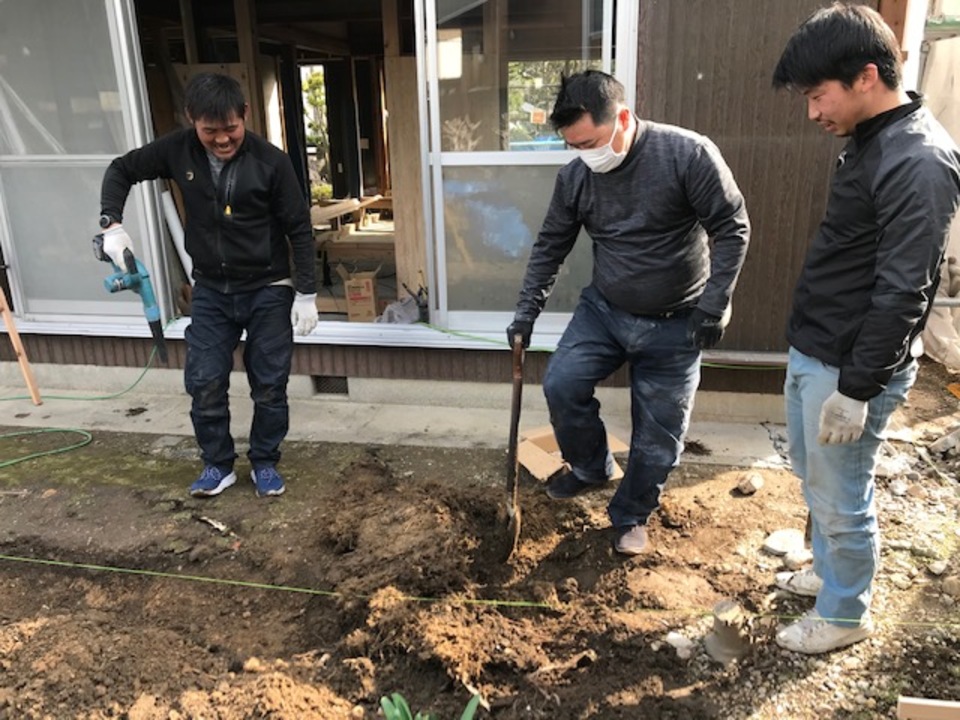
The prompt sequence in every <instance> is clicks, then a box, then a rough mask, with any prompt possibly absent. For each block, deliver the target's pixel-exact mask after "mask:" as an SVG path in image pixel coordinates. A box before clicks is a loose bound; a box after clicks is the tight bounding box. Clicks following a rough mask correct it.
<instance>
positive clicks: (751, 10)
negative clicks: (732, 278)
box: [637, 0, 842, 351]
mask: <svg viewBox="0 0 960 720" xmlns="http://www.w3.org/2000/svg"><path fill="white" fill-rule="evenodd" d="M823 4H824V3H823V2H822V1H821V0H778V2H769V0H680V1H678V0H645V1H644V2H643V3H641V5H640V49H639V52H640V58H639V67H638V71H637V78H638V87H637V97H638V113H639V114H640V115H641V116H642V117H645V118H649V119H651V120H657V121H661V122H667V123H673V124H676V125H681V126H683V127H687V128H690V129H693V130H696V131H698V132H701V133H703V134H705V135H707V136H708V137H710V138H711V139H712V140H713V141H714V142H715V143H716V144H717V145H718V146H719V147H720V150H721V151H722V153H723V155H724V157H725V158H726V160H727V162H728V164H729V165H730V167H731V169H732V170H733V173H734V176H735V177H736V179H737V182H738V183H739V185H740V188H741V190H742V191H743V194H744V196H745V198H746V202H747V209H748V211H749V213H750V219H751V222H752V226H753V235H752V242H751V245H750V249H749V252H748V254H747V260H746V264H745V265H744V269H743V273H742V275H741V278H740V282H739V284H738V287H737V290H736V293H735V295H734V299H733V319H732V321H731V325H730V328H729V330H728V336H727V337H726V338H725V339H724V343H723V346H724V347H728V348H738V349H750V350H752V351H783V350H785V349H786V340H785V338H784V328H785V326H786V320H787V314H788V311H789V306H790V301H791V295H792V290H793V285H794V283H795V281H796V278H797V276H798V275H799V272H800V269H801V266H802V263H803V257H804V254H805V253H806V249H807V243H808V241H809V238H811V237H812V236H813V234H814V231H815V229H816V227H817V225H818V224H819V222H820V219H821V218H822V216H823V211H824V207H825V204H826V197H827V191H828V188H829V181H830V176H831V174H832V172H833V167H834V161H835V159H836V156H837V154H838V153H839V151H840V148H841V147H842V141H838V140H835V139H833V138H831V137H829V136H827V135H826V134H825V133H823V132H822V131H821V130H820V129H819V127H817V126H816V125H815V124H814V123H812V122H810V121H809V120H807V117H806V107H805V105H804V102H803V100H802V98H799V97H797V96H795V95H793V94H792V93H788V92H783V91H781V92H775V91H774V90H773V89H772V88H771V77H772V74H773V69H774V67H775V66H776V63H777V60H778V59H779V57H780V53H781V52H782V50H783V47H784V45H785V44H786V42H787V39H788V37H789V36H790V34H791V33H792V32H793V30H794V29H795V28H796V27H797V26H798V25H799V24H800V22H802V21H803V20H804V19H805V18H806V17H807V16H809V15H810V14H811V13H812V12H813V11H814V10H816V9H818V8H820V7H822V6H823Z"/></svg>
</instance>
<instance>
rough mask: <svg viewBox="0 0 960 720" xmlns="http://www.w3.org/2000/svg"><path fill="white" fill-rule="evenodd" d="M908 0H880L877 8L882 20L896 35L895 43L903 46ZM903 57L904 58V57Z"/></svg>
mask: <svg viewBox="0 0 960 720" xmlns="http://www.w3.org/2000/svg"><path fill="white" fill-rule="evenodd" d="M909 6H910V0H880V7H879V8H878V10H879V12H880V14H881V15H882V16H883V19H884V21H885V22H886V23H887V25H889V26H890V29H891V30H893V34H894V35H896V36H897V43H899V45H900V48H901V49H902V48H903V37H904V31H905V29H906V25H907V12H908V10H909ZM904 59H906V58H905V57H904Z"/></svg>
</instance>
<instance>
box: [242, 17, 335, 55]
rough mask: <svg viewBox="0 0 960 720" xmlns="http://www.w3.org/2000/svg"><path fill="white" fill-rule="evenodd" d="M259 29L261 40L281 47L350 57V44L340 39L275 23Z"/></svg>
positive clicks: (264, 25) (261, 26)
mask: <svg viewBox="0 0 960 720" xmlns="http://www.w3.org/2000/svg"><path fill="white" fill-rule="evenodd" d="M257 29H258V32H259V34H260V37H261V38H263V39H264V40H273V41H274V42H278V43H280V44H281V45H293V46H294V47H296V48H300V49H303V50H312V51H314V52H319V53H326V54H328V55H335V56H337V57H349V55H350V44H349V43H348V42H347V41H346V40H341V39H340V38H335V37H331V36H329V35H323V34H321V33H318V32H312V31H310V30H303V29H301V28H297V27H293V26H291V25H275V24H273V23H260V25H259V26H258V28H257Z"/></svg>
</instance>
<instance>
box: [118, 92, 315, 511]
mask: <svg viewBox="0 0 960 720" xmlns="http://www.w3.org/2000/svg"><path fill="white" fill-rule="evenodd" d="M185 106H186V108H185V109H186V114H187V118H188V120H189V121H190V123H191V124H192V126H193V127H191V128H189V129H184V130H179V131H176V132H173V133H170V134H169V135H166V136H164V137H162V138H160V139H158V140H155V141H154V142H151V143H148V144H147V145H144V146H143V147H141V148H138V149H136V150H132V151H130V152H129V153H127V154H126V155H124V156H122V157H119V158H117V159H115V160H114V161H113V162H112V163H111V164H110V166H109V167H108V168H107V171H106V173H105V175H104V177H103V186H102V189H101V193H100V207H101V217H100V226H101V227H102V228H103V229H104V233H103V235H104V251H105V252H106V253H107V254H108V255H109V256H110V257H111V259H112V260H113V261H114V263H116V264H117V265H118V266H120V267H123V260H122V258H123V250H124V248H131V246H132V243H131V241H130V237H129V236H128V235H127V233H126V232H125V231H124V229H123V225H122V224H121V223H122V220H123V207H124V204H125V203H126V200H127V196H128V195H129V193H130V188H131V186H132V185H133V184H134V183H138V182H141V181H143V180H154V179H157V178H165V179H168V180H173V181H174V182H176V183H177V186H178V187H179V188H180V191H181V194H182V195H183V202H184V208H185V214H186V222H185V228H184V231H185V243H186V249H187V252H188V253H190V257H191V259H192V260H193V265H194V268H193V279H194V281H195V283H196V284H195V287H194V290H193V298H192V304H191V320H190V326H189V327H188V328H187V331H186V341H187V359H186V367H185V370H184V376H185V384H186V388H187V392H189V393H190V395H191V397H192V398H193V404H192V407H191V410H190V418H191V420H192V421H193V427H194V432H195V434H196V438H197V443H198V444H199V446H200V451H201V457H202V459H203V462H204V468H203V471H202V473H201V474H200V477H199V478H198V479H197V480H196V482H194V483H193V485H191V486H190V494H191V495H194V496H198V497H210V496H213V495H218V494H220V493H221V492H223V491H224V490H225V489H226V488H228V487H230V486H231V485H232V484H233V483H234V482H236V474H235V473H234V471H233V464H234V460H235V459H236V457H237V454H236V451H235V449H234V442H233V437H232V436H231V434H230V409H229V406H228V389H229V384H230V372H231V370H232V369H233V352H234V350H235V349H236V348H237V345H238V344H239V342H240V336H241V334H242V333H243V332H244V331H246V334H247V337H246V342H245V345H244V353H243V363H244V367H245V368H246V372H247V378H248V379H249V381H250V389H251V397H252V398H253V402H254V413H253V423H252V425H251V428H250V450H249V452H248V457H249V459H250V463H251V465H252V472H251V478H252V480H253V484H254V487H255V488H256V492H257V495H259V496H261V497H264V496H268V495H280V494H281V493H282V492H283V491H284V489H285V486H284V481H283V477H282V476H281V475H280V473H279V472H277V469H276V465H277V462H278V461H279V460H280V443H281V442H282V441H283V438H284V437H285V436H286V434H287V429H288V427H289V407H288V404H287V381H288V379H289V376H290V363H291V358H292V354H293V329H295V330H296V332H297V334H298V335H307V334H309V333H310V332H311V331H312V330H313V328H314V327H316V324H317V308H316V283H315V261H314V254H315V249H314V243H313V236H312V228H311V226H310V213H309V209H308V207H307V203H306V200H305V198H304V194H303V192H302V190H301V188H300V185H299V183H298V182H297V178H296V175H295V174H294V172H293V165H292V164H291V162H290V158H289V157H288V156H287V155H286V154H284V153H283V152H282V151H280V150H279V149H277V148H276V147H274V146H273V145H271V144H270V143H268V142H267V141H266V140H264V139H263V138H261V137H259V136H257V135H254V134H252V133H247V132H246V130H245V127H244V118H245V116H246V111H247V103H246V100H245V99H244V96H243V91H242V90H241V88H240V85H239V83H238V82H237V81H236V80H234V79H233V78H231V77H229V76H227V75H219V74H213V73H203V74H200V75H196V76H195V77H194V78H192V79H191V80H190V82H189V83H188V84H187V87H186V89H185ZM291 247H292V249H293V262H294V265H295V267H296V273H295V274H294V275H293V277H292V278H291V267H290V248H291ZM291 325H292V327H291Z"/></svg>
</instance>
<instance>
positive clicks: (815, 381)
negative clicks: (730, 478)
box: [784, 348, 917, 625]
mask: <svg viewBox="0 0 960 720" xmlns="http://www.w3.org/2000/svg"><path fill="white" fill-rule="evenodd" d="M839 377H840V371H839V370H838V369H837V368H835V367H833V366H831V365H827V364H825V363H823V362H821V361H820V360H817V359H816V358H812V357H809V356H808V355H804V354H803V353H801V352H800V351H798V350H797V349H796V348H790V356H789V361H788V364H787V379H786V383H785V385H784V396H785V398H786V406H787V435H788V439H789V443H790V462H791V463H792V465H793V471H794V473H796V474H797V476H798V477H799V478H800V480H801V481H802V482H803V495H804V498H805V499H806V501H807V506H808V507H809V508H810V519H811V521H812V522H811V525H812V529H813V536H812V542H813V569H814V572H816V573H817V575H819V576H820V577H821V578H822V579H823V589H822V590H821V591H820V594H819V595H818V596H817V612H818V613H820V615H821V617H823V618H826V619H828V620H830V621H832V622H833V623H834V624H837V625H844V624H848V623H857V622H859V620H860V619H861V618H862V617H863V616H864V614H865V613H866V611H867V608H869V607H870V598H871V596H872V584H873V577H874V575H875V574H876V571H877V563H878V561H879V558H880V529H879V527H878V525H877V509H876V506H875V504H874V498H873V491H874V475H873V472H874V468H875V467H876V462H877V452H878V451H879V449H880V443H881V442H883V433H884V431H885V429H886V426H887V421H888V420H889V419H890V415H891V413H893V411H894V409H896V407H897V405H899V404H900V403H902V402H903V401H904V400H905V399H906V397H907V392H908V391H909V390H910V387H911V386H912V385H913V382H914V380H916V378H917V364H916V363H915V362H914V363H911V364H910V365H908V366H907V367H906V368H904V369H902V370H900V371H898V372H896V373H894V375H893V377H892V378H891V379H890V382H889V383H888V384H887V388H886V390H884V391H883V392H882V393H880V394H879V395H877V396H876V397H875V398H873V399H872V400H870V402H869V405H868V411H867V423H866V426H865V427H864V430H863V435H862V436H861V437H860V439H859V440H857V441H856V442H853V443H845V444H841V445H821V444H820V443H819V441H818V440H817V435H818V434H819V429H820V408H821V406H822V405H823V403H824V401H825V400H826V399H827V398H828V397H829V396H830V395H831V394H832V393H833V392H834V391H835V390H836V389H837V382H838V380H839ZM842 621H846V623H844V622H842Z"/></svg>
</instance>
